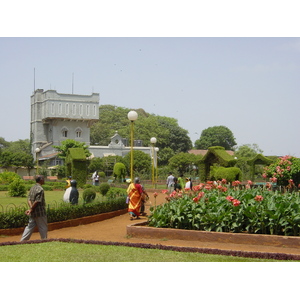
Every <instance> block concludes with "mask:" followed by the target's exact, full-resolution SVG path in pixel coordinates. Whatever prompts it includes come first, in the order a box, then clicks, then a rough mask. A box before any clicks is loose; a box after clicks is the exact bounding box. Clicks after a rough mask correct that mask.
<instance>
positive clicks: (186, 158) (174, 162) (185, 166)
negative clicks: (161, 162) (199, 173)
mask: <svg viewBox="0 0 300 300" xmlns="http://www.w3.org/2000/svg"><path fill="white" fill-rule="evenodd" d="M200 158H201V157H200V155H195V154H192V153H183V152H181V153H177V154H175V155H174V156H173V157H171V158H170V160H169V167H170V169H171V170H177V172H178V173H179V174H180V173H191V172H192V171H193V170H194V167H195V166H196V165H197V164H198V161H199V159H200Z"/></svg>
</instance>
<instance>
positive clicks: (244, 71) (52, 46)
mask: <svg viewBox="0 0 300 300" xmlns="http://www.w3.org/2000/svg"><path fill="white" fill-rule="evenodd" d="M0 43H1V47H0V65H1V71H0V85H1V115H0V120H1V121H0V122H1V126H0V136H1V137H4V138H5V139H6V140H8V141H14V140H18V139H26V138H29V123H30V95H31V94H32V92H33V89H34V68H35V88H40V89H44V90H47V89H55V90H57V92H59V93H71V92H72V74H73V73H74V94H91V93H92V92H97V93H100V105H101V104H112V105H117V106H122V107H127V108H132V109H137V108H143V109H145V110H146V111H147V112H149V113H153V114H156V115H162V116H168V117H174V118H176V119H177V120H178V123H179V125H180V126H181V127H183V128H184V129H187V130H188V131H189V136H190V138H191V140H192V141H193V142H194V141H195V140H196V139H198V138H199V137H200V134H201V132H202V130H203V129H206V128H208V127H210V126H217V125H224V126H227V127H228V128H229V129H230V130H231V131H232V132H233V134H234V136H235V138H236V142H237V144H238V145H239V146H240V145H242V144H253V143H255V144H258V146H259V147H260V148H261V149H262V150H263V151H264V154H265V155H286V154H290V155H296V156H299V157H300V142H299V134H298V131H299V127H300V118H299V94H300V93H299V92H300V84H299V82H300V75H299V74H300V73H299V71H300V38H188V37H184V38H137V37H136V38H87V37H86V38H0Z"/></svg>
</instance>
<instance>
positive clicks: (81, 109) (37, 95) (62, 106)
mask: <svg viewBox="0 0 300 300" xmlns="http://www.w3.org/2000/svg"><path fill="white" fill-rule="evenodd" d="M98 120H99V94H98V93H93V94H91V95H75V94H60V93H57V92H56V91H55V90H48V91H44V90H42V89H38V90H36V91H35V92H34V94H33V95H32V96H31V122H30V139H31V152H32V154H33V156H34V157H38V159H39V160H43V159H49V158H51V157H53V158H54V157H56V155H57V151H56V149H55V148H53V147H52V146H54V145H56V146H58V145H60V143H61V142H62V141H64V140H66V139H73V140H75V141H79V142H84V143H86V144H87V145H88V146H89V145H90V127H91V125H92V124H93V123H94V122H97V121H98Z"/></svg>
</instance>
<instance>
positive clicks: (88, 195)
mask: <svg viewBox="0 0 300 300" xmlns="http://www.w3.org/2000/svg"><path fill="white" fill-rule="evenodd" d="M82 197H83V202H84V203H91V202H92V201H94V200H95V198H96V192H95V190H94V189H93V188H87V189H85V190H84V191H83V194H82Z"/></svg>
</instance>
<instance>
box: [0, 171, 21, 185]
mask: <svg viewBox="0 0 300 300" xmlns="http://www.w3.org/2000/svg"><path fill="white" fill-rule="evenodd" d="M17 178H19V179H21V177H20V176H19V175H18V174H16V173H14V172H3V173H0V184H10V183H12V182H13V181H14V180H15V179H17Z"/></svg>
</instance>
